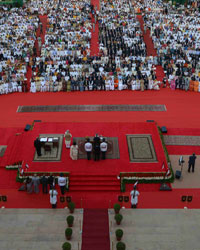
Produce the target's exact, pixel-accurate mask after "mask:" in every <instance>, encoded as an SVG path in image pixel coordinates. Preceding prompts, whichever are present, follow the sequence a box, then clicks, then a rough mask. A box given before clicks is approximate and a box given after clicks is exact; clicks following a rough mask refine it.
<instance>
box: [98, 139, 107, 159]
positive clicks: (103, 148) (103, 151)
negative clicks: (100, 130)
mask: <svg viewBox="0 0 200 250" xmlns="http://www.w3.org/2000/svg"><path fill="white" fill-rule="evenodd" d="M100 150H101V155H102V160H105V159H106V152H107V150H108V143H107V142H106V140H105V138H103V140H102V142H101V144H100Z"/></svg>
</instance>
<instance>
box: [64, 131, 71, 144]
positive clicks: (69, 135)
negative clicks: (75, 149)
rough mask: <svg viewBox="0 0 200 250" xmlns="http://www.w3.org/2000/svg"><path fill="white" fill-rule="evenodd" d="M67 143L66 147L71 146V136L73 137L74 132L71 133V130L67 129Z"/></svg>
mask: <svg viewBox="0 0 200 250" xmlns="http://www.w3.org/2000/svg"><path fill="white" fill-rule="evenodd" d="M64 137H65V145H66V148H70V143H71V138H72V134H70V132H69V130H67V131H66V132H65V135H64Z"/></svg>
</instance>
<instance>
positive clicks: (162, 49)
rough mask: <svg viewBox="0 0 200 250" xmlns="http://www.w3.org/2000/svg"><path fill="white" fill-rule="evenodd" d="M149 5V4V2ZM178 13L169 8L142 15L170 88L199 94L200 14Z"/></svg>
mask: <svg viewBox="0 0 200 250" xmlns="http://www.w3.org/2000/svg"><path fill="white" fill-rule="evenodd" d="M150 2H151V1H150ZM182 12H183V11H181V13H180V14H179V13H178V12H177V11H176V12H174V10H173V9H172V8H170V6H168V7H165V11H164V14H163V12H150V13H148V14H146V15H145V16H144V20H145V22H146V25H147V26H148V27H149V29H150V32H151V36H152V39H153V42H154V46H155V48H156V49H157V54H158V56H157V60H158V64H159V65H162V67H163V69H164V72H165V74H166V79H165V81H166V80H168V82H169V84H170V87H171V88H172V89H175V88H179V89H184V90H188V89H189V87H190V89H191V90H193V89H194V86H195V89H194V90H195V91H200V84H199V81H200V42H199V38H200V21H199V17H200V14H199V13H198V12H194V11H192V12H189V11H188V10H187V11H186V12H184V13H182Z"/></svg>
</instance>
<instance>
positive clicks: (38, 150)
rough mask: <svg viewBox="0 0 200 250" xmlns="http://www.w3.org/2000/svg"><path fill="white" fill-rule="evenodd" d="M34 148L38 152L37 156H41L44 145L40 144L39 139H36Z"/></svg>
mask: <svg viewBox="0 0 200 250" xmlns="http://www.w3.org/2000/svg"><path fill="white" fill-rule="evenodd" d="M34 147H35V149H36V151H37V155H38V156H41V155H42V154H41V147H42V144H41V142H40V139H39V138H38V137H37V138H36V139H35V141H34Z"/></svg>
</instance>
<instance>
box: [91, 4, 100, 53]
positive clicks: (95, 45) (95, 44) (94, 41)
mask: <svg viewBox="0 0 200 250" xmlns="http://www.w3.org/2000/svg"><path fill="white" fill-rule="evenodd" d="M91 4H93V5H94V7H95V6H97V8H98V9H99V0H91ZM93 23H95V20H94V17H92V24H93ZM90 46H91V47H90V50H91V52H90V55H91V56H97V55H98V54H99V23H98V21H97V22H96V25H95V31H93V28H92V37H91V41H90Z"/></svg>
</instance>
